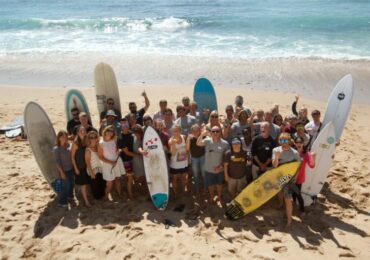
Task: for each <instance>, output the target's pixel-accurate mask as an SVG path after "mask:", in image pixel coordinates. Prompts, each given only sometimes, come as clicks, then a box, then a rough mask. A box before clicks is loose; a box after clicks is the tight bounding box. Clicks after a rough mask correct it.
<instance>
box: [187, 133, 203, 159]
mask: <svg viewBox="0 0 370 260" xmlns="http://www.w3.org/2000/svg"><path fill="white" fill-rule="evenodd" d="M197 139H198V138H196V137H193V138H192V139H190V155H191V157H192V158H200V157H202V156H203V155H204V153H205V150H204V147H203V146H198V145H197Z"/></svg>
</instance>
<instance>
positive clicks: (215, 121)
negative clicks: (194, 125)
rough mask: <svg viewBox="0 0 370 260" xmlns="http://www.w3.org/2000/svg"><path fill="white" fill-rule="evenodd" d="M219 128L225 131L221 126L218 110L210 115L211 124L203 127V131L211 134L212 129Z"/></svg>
mask: <svg viewBox="0 0 370 260" xmlns="http://www.w3.org/2000/svg"><path fill="white" fill-rule="evenodd" d="M214 126H218V127H219V128H220V129H223V126H221V123H220V120H219V116H218V112H217V111H216V110H214V111H212V112H211V113H210V115H209V122H208V124H206V125H205V126H204V127H203V130H204V129H205V130H207V131H208V132H211V129H212V127H214Z"/></svg>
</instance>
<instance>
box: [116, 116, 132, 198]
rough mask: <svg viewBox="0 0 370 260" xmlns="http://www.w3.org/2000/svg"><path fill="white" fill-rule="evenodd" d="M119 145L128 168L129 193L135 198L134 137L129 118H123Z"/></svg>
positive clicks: (130, 196)
mask: <svg viewBox="0 0 370 260" xmlns="http://www.w3.org/2000/svg"><path fill="white" fill-rule="evenodd" d="M117 146H118V148H119V149H120V156H121V159H122V162H123V166H124V167H125V170H126V173H127V174H126V176H127V193H128V196H129V198H130V199H133V194H132V184H133V181H134V179H133V178H134V177H133V176H134V174H133V166H132V158H133V156H134V153H133V146H134V137H133V135H132V133H131V132H130V124H129V122H128V120H127V118H125V117H124V118H122V119H121V138H120V139H118V141H117Z"/></svg>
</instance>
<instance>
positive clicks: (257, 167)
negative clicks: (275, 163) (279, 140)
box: [252, 122, 277, 179]
mask: <svg viewBox="0 0 370 260" xmlns="http://www.w3.org/2000/svg"><path fill="white" fill-rule="evenodd" d="M276 146H277V144H276V141H275V139H273V138H272V137H271V135H270V123H269V122H263V123H262V124H261V134H260V135H258V136H256V137H255V138H254V139H253V141H252V156H253V166H252V175H253V178H254V179H256V178H257V177H258V176H260V175H262V174H263V173H264V172H265V171H267V170H268V169H269V168H271V166H272V165H271V161H272V160H271V157H272V150H273V149H274V148H275V147H276Z"/></svg>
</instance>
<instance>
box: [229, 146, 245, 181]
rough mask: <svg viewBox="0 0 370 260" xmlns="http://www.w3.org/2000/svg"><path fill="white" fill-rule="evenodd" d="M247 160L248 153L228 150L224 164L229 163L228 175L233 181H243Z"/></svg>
mask: <svg viewBox="0 0 370 260" xmlns="http://www.w3.org/2000/svg"><path fill="white" fill-rule="evenodd" d="M246 160H247V152H245V151H243V150H240V152H238V153H236V152H232V151H231V150H228V151H227V152H226V153H225V157H224V162H225V163H228V166H227V167H228V175H229V177H231V178H233V179H241V178H243V177H245V174H246V170H247V168H246Z"/></svg>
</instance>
